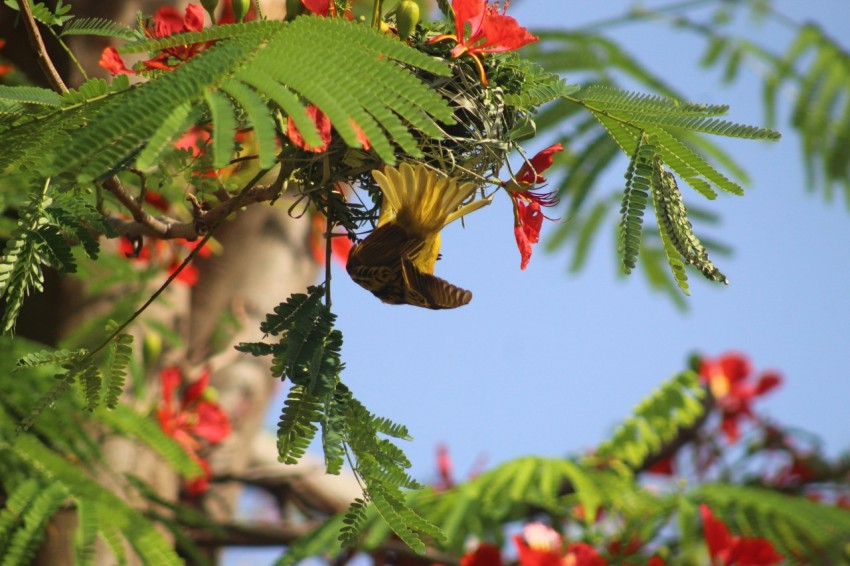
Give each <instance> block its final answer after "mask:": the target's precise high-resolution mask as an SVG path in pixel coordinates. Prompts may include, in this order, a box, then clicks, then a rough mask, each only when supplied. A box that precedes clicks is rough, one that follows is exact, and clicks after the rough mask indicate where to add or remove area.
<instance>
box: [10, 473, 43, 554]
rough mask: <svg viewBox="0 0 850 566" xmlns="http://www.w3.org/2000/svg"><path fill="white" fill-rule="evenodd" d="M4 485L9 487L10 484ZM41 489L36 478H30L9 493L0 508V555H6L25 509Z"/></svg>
mask: <svg viewBox="0 0 850 566" xmlns="http://www.w3.org/2000/svg"><path fill="white" fill-rule="evenodd" d="M4 487H5V488H7V489H8V487H9V486H5V485H4ZM41 489H42V487H41V486H40V485H39V483H38V482H37V481H36V480H34V479H28V480H26V481H24V482H23V483H22V484H20V485H18V486H16V487H15V488H14V491H12V492H11V493H9V494H7V496H6V500H5V501H4V502H3V503H4V505H3V509H0V556H5V555H6V552H7V551H8V546H9V541H11V540H12V534H13V533H14V532H15V531H16V530H18V528H20V527H21V523H22V522H23V517H24V513H25V511H26V510H27V509H28V508H29V507H30V505H31V504H32V501H33V500H34V499H35V498H36V496H37V495H38V492H39V491H40V490H41Z"/></svg>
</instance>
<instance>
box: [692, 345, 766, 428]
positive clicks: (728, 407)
mask: <svg viewBox="0 0 850 566" xmlns="http://www.w3.org/2000/svg"><path fill="white" fill-rule="evenodd" d="M699 373H700V377H702V380H703V382H705V383H707V384H708V386H709V388H710V389H711V393H712V394H713V395H714V398H715V400H716V402H717V405H718V407H719V408H720V410H721V414H722V420H721V424H720V427H721V429H722V430H723V432H724V433H725V434H726V438H727V439H728V440H729V441H731V442H736V441H737V440H738V439H739V438H740V436H741V432H740V429H739V426H738V421H739V420H740V419H741V418H753V412H752V408H751V406H750V405H751V403H752V401H753V399H755V398H756V397H761V396H762V395H765V394H766V393H768V392H769V391H771V390H772V389H775V388H776V387H778V386H779V385H780V384H781V383H782V378H781V377H780V376H779V374H777V373H774V372H766V373H764V374H762V375H761V377H759V379H758V381H756V382H755V383H753V382H750V381H747V379H748V377H749V376H750V373H752V367H751V365H750V362H749V360H748V359H747V358H746V357H744V356H743V355H741V354H737V353H729V354H726V355H724V356H721V357H720V358H718V359H716V360H711V359H704V360H702V364H701V365H700V370H699Z"/></svg>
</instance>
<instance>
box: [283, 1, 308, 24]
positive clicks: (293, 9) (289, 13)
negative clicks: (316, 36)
mask: <svg viewBox="0 0 850 566" xmlns="http://www.w3.org/2000/svg"><path fill="white" fill-rule="evenodd" d="M302 12H304V4H302V3H301V0H286V19H287V20H291V19H293V18H295V16H300V15H301V13H302Z"/></svg>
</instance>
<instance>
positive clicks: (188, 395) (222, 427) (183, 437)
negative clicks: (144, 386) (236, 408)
mask: <svg viewBox="0 0 850 566" xmlns="http://www.w3.org/2000/svg"><path fill="white" fill-rule="evenodd" d="M160 380H161V382H162V401H160V404H159V408H158V409H157V411H156V417H157V419H158V420H159V426H160V428H162V430H163V432H165V434H167V435H168V436H170V437H172V438H173V439H174V440H176V441H177V442H178V443H179V444H180V445H181V446H182V447H183V449H184V450H186V453H187V454H189V456H191V458H192V459H193V460H195V461H196V462H197V463H198V464H200V466H201V468H203V470H204V475H203V476H201V477H200V478H198V479H196V480H193V481H191V482H188V483H187V484H186V491H187V492H188V493H189V494H190V495H201V494H203V493H204V492H206V490H207V488H208V487H209V479H210V477H211V476H212V470H211V469H210V464H209V462H208V461H207V460H206V459H204V458H203V457H201V455H200V454H199V452H200V450H201V449H202V448H203V444H202V441H205V442H207V443H209V444H218V443H219V442H221V441H222V440H224V439H225V438H227V437H228V436H229V435H230V432H231V428H230V419H229V418H228V416H227V413H225V412H224V410H223V409H222V408H221V407H220V406H219V405H218V403H216V402H215V401H213V400H210V399H209V397H210V395H209V393H210V390H209V388H208V385H209V380H210V374H209V371H205V372H204V373H203V374H201V377H200V378H199V379H198V380H197V381H195V382H194V383H192V384H190V385H189V386H188V387H186V389H184V390H183V395H182V396H181V397H180V403H179V406H178V404H177V402H176V399H175V393H176V391H177V388H178V387H179V386H180V385H181V384H182V383H183V382H184V378H183V374H182V372H181V371H180V370H179V369H177V368H176V367H170V368H166V369H164V370H162V372H161V373H160Z"/></svg>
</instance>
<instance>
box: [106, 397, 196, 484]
mask: <svg viewBox="0 0 850 566" xmlns="http://www.w3.org/2000/svg"><path fill="white" fill-rule="evenodd" d="M96 416H97V418H98V419H99V420H101V421H103V422H104V423H106V424H107V425H109V427H110V428H112V429H114V430H117V431H120V432H121V433H123V434H126V435H127V436H130V437H133V438H136V439H138V440H140V441H141V442H142V443H144V444H145V445H146V446H148V447H150V448H151V449H152V450H154V451H155V452H156V453H158V454H159V455H160V456H162V458H163V459H164V460H165V461H166V462H167V463H168V465H169V466H171V468H172V469H174V470H175V471H177V472H178V473H179V474H180V475H182V476H183V477H187V478H195V477H198V476H200V475H201V474H203V470H202V469H201V467H200V465H199V464H198V463H197V462H196V461H195V460H194V459H193V458H192V457H191V456H189V455H188V454H187V453H186V449H185V448H183V447H182V446H181V445H180V444H179V443H178V442H177V441H175V440H174V439H173V438H171V437H170V436H168V435H167V434H165V433H164V432H163V431H162V429H161V428H160V427H159V424H158V423H157V422H156V421H155V420H154V419H152V418H150V417H149V416H147V415H142V414H140V413H137V412H135V411H134V410H132V409H131V408H130V407H128V406H126V405H122V404H118V405H117V406H116V407H115V409H114V410H110V411H98V413H97V414H96Z"/></svg>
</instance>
